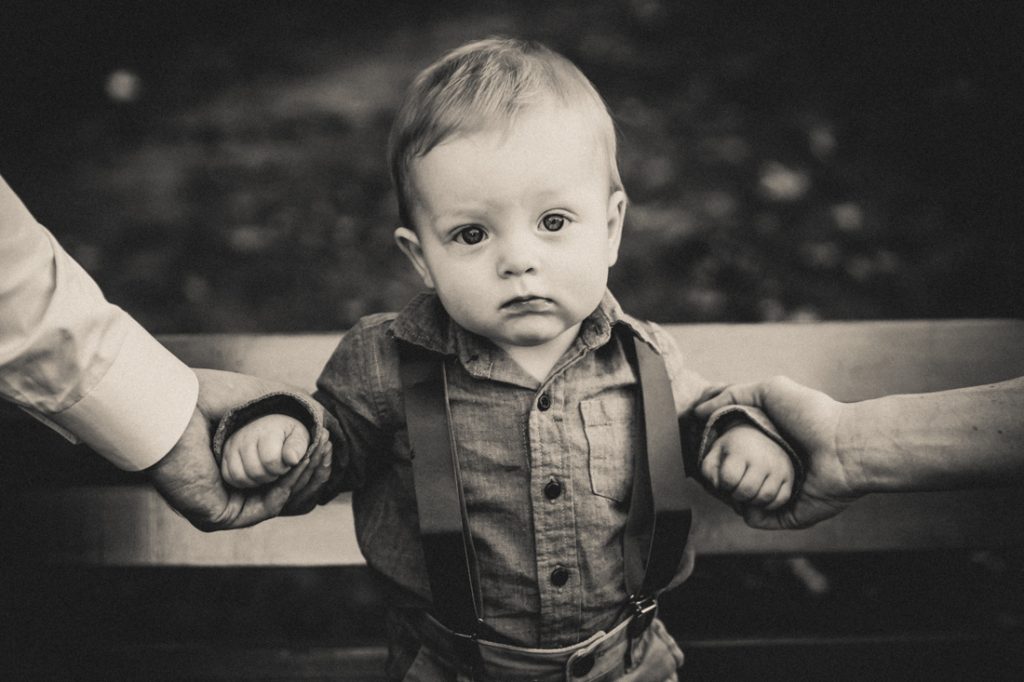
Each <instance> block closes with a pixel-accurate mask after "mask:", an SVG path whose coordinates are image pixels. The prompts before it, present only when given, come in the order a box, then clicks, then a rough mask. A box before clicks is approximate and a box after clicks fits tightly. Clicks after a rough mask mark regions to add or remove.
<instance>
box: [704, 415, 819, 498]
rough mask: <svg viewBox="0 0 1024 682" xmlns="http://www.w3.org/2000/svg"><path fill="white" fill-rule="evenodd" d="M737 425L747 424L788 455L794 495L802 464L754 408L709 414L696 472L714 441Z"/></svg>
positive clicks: (776, 431) (773, 427) (783, 439)
mask: <svg viewBox="0 0 1024 682" xmlns="http://www.w3.org/2000/svg"><path fill="white" fill-rule="evenodd" d="M737 424H747V425H749V426H753V427H755V428H756V429H758V430H759V431H761V433H763V434H764V435H766V436H768V437H769V438H771V439H772V440H773V441H775V443H777V444H778V446H779V447H781V448H782V449H783V450H785V451H786V454H787V455H789V460H790V461H791V462H792V463H793V476H794V478H795V481H794V482H793V493H794V495H795V494H796V491H797V490H799V489H800V486H801V485H802V484H803V482H804V463H803V461H801V459H800V458H799V457H798V456H797V454H796V451H795V450H793V448H792V447H791V446H790V445H789V443H787V442H786V439H785V438H783V437H782V435H781V434H779V432H778V430H777V429H776V428H775V425H774V424H772V422H771V420H770V419H768V416H767V415H766V414H765V413H764V412H762V411H761V410H759V409H758V408H756V407H748V406H746V405H726V406H725V407H720V408H718V409H717V410H715V411H714V412H712V413H711V416H710V417H708V421H707V425H706V426H705V427H704V432H703V433H702V434H701V438H700V447H698V449H697V452H698V460H697V470H698V471H699V470H700V465H701V464H702V463H703V462H704V457H706V456H707V454H708V451H709V450H710V449H711V446H712V445H713V444H714V442H715V440H716V439H717V438H718V437H719V436H721V435H722V434H723V433H725V432H726V431H728V430H729V429H730V428H732V427H733V426H736V425H737Z"/></svg>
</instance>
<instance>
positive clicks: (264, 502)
mask: <svg viewBox="0 0 1024 682" xmlns="http://www.w3.org/2000/svg"><path fill="white" fill-rule="evenodd" d="M308 467H309V458H306V459H304V460H302V461H301V462H299V464H298V466H296V467H294V468H292V470H291V471H289V472H288V473H287V474H286V475H284V476H282V477H281V478H279V479H277V481H275V482H274V483H273V484H272V485H269V486H267V487H266V488H264V489H263V490H261V491H258V492H255V493H250V494H249V495H248V496H247V497H246V498H245V502H244V504H243V506H242V510H241V512H240V513H239V514H238V516H237V517H235V519H234V520H233V521H232V522H231V523H230V525H227V526H225V527H228V528H244V527H246V526H251V525H253V524H256V523H259V522H260V521H265V520H267V519H270V518H273V517H275V516H278V515H279V514H280V513H281V510H282V509H284V506H285V504H286V503H287V502H288V498H289V497H290V496H291V491H292V488H293V487H294V486H295V483H296V481H297V480H298V479H299V478H300V477H301V476H302V475H303V473H305V471H306V469H307V468H308Z"/></svg>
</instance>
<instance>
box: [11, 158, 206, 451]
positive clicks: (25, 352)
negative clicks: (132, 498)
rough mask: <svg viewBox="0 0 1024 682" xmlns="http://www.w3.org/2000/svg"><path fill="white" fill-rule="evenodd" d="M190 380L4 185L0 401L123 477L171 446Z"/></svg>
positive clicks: (189, 402) (193, 382)
mask: <svg viewBox="0 0 1024 682" xmlns="http://www.w3.org/2000/svg"><path fill="white" fill-rule="evenodd" d="M197 396H198V381H197V379H196V376H195V374H194V373H193V372H192V370H191V369H189V368H188V367H187V366H186V365H184V364H183V363H182V362H181V361H179V360H178V359H177V358H176V357H174V355H172V354H171V353H170V351H168V350H167V349H166V348H164V347H163V346H161V345H160V343H158V342H157V341H156V339H154V338H153V337H152V336H151V335H150V334H149V333H147V332H146V330H144V329H143V328H142V327H141V326H140V325H139V324H138V323H137V322H136V321H135V320H134V319H133V318H132V317H131V316H130V315H128V313H126V312H124V311H123V310H121V308H119V307H117V306H115V305H113V304H111V303H109V302H108V301H107V300H106V299H105V298H104V296H103V293H102V292H101V291H100V288H99V286H97V284H96V282H94V281H93V279H92V278H91V277H90V276H89V275H88V273H86V272H85V270H83V269H82V267H81V266H80V265H79V264H78V263H76V262H75V261H74V259H72V258H71V256H69V255H68V254H67V252H66V251H64V249H63V248H62V247H61V246H60V244H59V243H57V240H56V239H54V237H53V235H51V234H50V233H49V232H48V231H47V230H46V228H44V227H43V226H42V225H40V224H39V223H37V222H36V221H35V219H34V218H33V217H32V215H31V214H30V213H29V212H28V209H26V208H25V206H24V204H22V202H21V200H19V199H18V197H17V196H16V195H15V194H14V192H13V191H12V190H11V188H10V187H8V185H7V183H6V182H4V181H3V179H2V178H0V397H2V398H4V399H7V400H10V401H12V402H14V403H16V404H18V405H20V406H21V407H22V408H24V409H25V410H26V411H28V412H29V413H30V414H32V415H33V416H35V417H37V418H39V419H41V420H42V421H44V422H46V423H47V424H48V425H49V426H51V427H53V428H55V429H56V430H58V431H60V432H61V433H62V434H64V435H65V436H66V437H70V436H74V438H71V440H81V441H84V442H85V443H87V444H88V445H89V446H90V447H92V448H93V449H94V450H96V452H98V453H99V454H101V455H103V456H104V457H106V458H107V459H109V460H110V461H111V462H113V463H114V464H115V465H117V466H118V467H120V468H122V469H128V470H140V469H144V468H146V467H148V466H151V465H152V464H155V463H156V462H158V461H159V460H160V459H161V458H162V457H163V456H164V455H165V454H167V452H168V451H169V450H170V449H171V448H172V447H173V446H174V444H175V443H176V442H177V441H178V438H179V437H180V436H181V434H182V432H183V431H184V430H185V426H186V425H187V424H188V421H189V418H190V417H191V415H192V412H193V410H194V409H195V405H196V399H197Z"/></svg>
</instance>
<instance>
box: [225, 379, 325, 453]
mask: <svg viewBox="0 0 1024 682" xmlns="http://www.w3.org/2000/svg"><path fill="white" fill-rule="evenodd" d="M268 414H283V415H285V416H288V417H293V418H295V419H298V420H299V421H300V422H302V425H303V426H305V427H306V429H307V430H308V431H309V443H310V445H309V449H310V450H312V449H313V447H314V446H315V445H316V439H317V434H318V433H319V432H320V429H321V428H323V425H324V424H323V418H322V412H321V411H320V410H318V409H316V408H314V407H313V403H311V402H310V401H309V400H307V399H306V398H303V397H302V396H301V395H299V394H297V393H290V392H286V391H281V392H277V393H268V394H267V395H265V396H261V397H259V398H256V399H255V400H250V401H249V402H247V403H243V404H242V405H239V406H238V407H236V408H234V409H233V410H231V411H230V412H228V413H227V414H225V415H224V416H223V417H222V418H221V420H220V423H219V424H218V425H217V430H216V431H215V432H214V434H213V454H214V455H216V457H217V461H218V462H219V461H220V459H221V455H222V454H223V451H224V444H225V443H226V442H227V440H228V438H230V437H231V436H232V434H234V433H235V432H236V431H238V429H240V428H242V427H243V426H245V425H246V424H248V423H249V422H252V421H255V420H256V419H259V418H260V417H266V416H267V415H268ZM306 454H309V451H307V453H306Z"/></svg>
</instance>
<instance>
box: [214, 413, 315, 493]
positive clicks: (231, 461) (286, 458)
mask: <svg viewBox="0 0 1024 682" xmlns="http://www.w3.org/2000/svg"><path fill="white" fill-rule="evenodd" d="M308 448H309V432H308V431H307V430H306V427H305V426H303V424H302V422H300V421H299V420H297V419H294V418H293V417H288V416H285V415H283V414H270V415H267V416H265V417H260V418H259V419H255V420H253V421H251V422H249V423H248V424H246V425H245V426H243V427H242V428H240V429H239V430H238V431H236V432H235V433H233V434H232V435H231V437H230V438H228V440H227V443H226V444H225V445H224V457H223V459H222V460H221V463H220V473H221V476H222V477H223V478H224V481H225V482H227V483H229V484H230V485H232V486H234V487H236V488H255V487H257V486H261V485H264V484H266V483H270V482H271V481H274V480H276V479H277V478H279V477H280V476H282V475H284V474H286V473H287V472H288V471H289V470H290V469H291V468H292V467H294V466H295V465H296V464H298V463H299V462H301V461H302V458H303V457H304V456H305V454H306V450H307V449H308Z"/></svg>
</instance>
